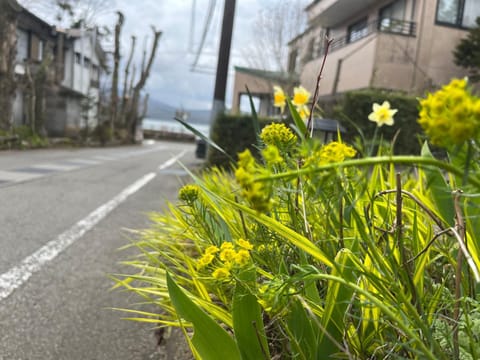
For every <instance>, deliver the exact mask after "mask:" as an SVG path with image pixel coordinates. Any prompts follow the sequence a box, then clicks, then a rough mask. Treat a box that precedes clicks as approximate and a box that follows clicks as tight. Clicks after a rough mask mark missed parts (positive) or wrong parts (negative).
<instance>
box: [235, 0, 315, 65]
mask: <svg viewBox="0 0 480 360" xmlns="http://www.w3.org/2000/svg"><path fill="white" fill-rule="evenodd" d="M305 4H306V1H305V0H282V1H277V2H276V3H275V4H271V5H269V6H267V7H265V8H264V9H262V10H261V11H260V12H259V13H258V15H257V17H256V18H255V20H254V23H253V27H252V41H251V42H250V45H249V46H247V47H245V48H243V49H242V55H243V57H244V58H245V60H246V61H247V63H248V65H249V66H251V67H254V68H257V69H262V70H273V71H286V70H287V57H288V46H287V44H288V42H289V41H290V40H292V39H293V38H294V37H295V36H297V35H298V34H300V33H301V32H302V31H303V28H304V26H305V23H306V15H305V12H304V7H305Z"/></svg>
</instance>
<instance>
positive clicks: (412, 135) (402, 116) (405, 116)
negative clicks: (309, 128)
mask: <svg viewBox="0 0 480 360" xmlns="http://www.w3.org/2000/svg"><path fill="white" fill-rule="evenodd" d="M385 100H387V101H389V102H390V105H391V107H392V108H393V109H398V112H397V114H396V115H395V124H394V125H393V126H382V127H381V128H380V130H381V131H379V134H381V135H382V136H383V139H385V140H387V141H391V140H392V139H393V137H394V136H395V133H396V132H397V131H398V130H400V133H399V135H398V137H397V139H396V142H395V148H394V151H395V154H397V155H398V154H405V155H406V154H419V152H420V149H421V142H422V141H421V138H422V136H423V132H422V129H421V127H420V125H419V124H418V123H417V119H418V100H417V99H416V98H415V97H413V96H409V95H406V94H403V93H398V92H388V91H381V90H373V89H372V90H359V91H352V92H348V93H346V94H344V96H343V98H342V99H341V100H340V101H339V104H338V105H337V106H336V107H335V110H334V111H333V113H332V114H331V115H332V116H333V117H334V118H336V119H338V120H339V121H340V123H341V124H342V125H343V126H344V127H345V128H346V130H347V133H346V135H345V139H346V140H347V141H349V142H353V141H354V138H355V137H357V136H359V132H358V130H357V129H356V126H358V127H359V128H360V130H361V131H362V132H363V135H364V138H365V139H366V141H367V142H368V140H369V139H372V137H373V134H374V131H375V127H376V125H375V124H374V123H373V122H371V121H370V120H368V115H369V114H370V113H371V112H372V104H373V103H375V102H376V103H379V104H382V103H383V101H385Z"/></svg>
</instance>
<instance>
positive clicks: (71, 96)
mask: <svg viewBox="0 0 480 360" xmlns="http://www.w3.org/2000/svg"><path fill="white" fill-rule="evenodd" d="M56 67H57V86H56V89H55V91H54V92H53V93H52V94H51V96H50V97H49V99H48V103H49V106H48V110H47V111H48V114H49V116H48V117H49V122H48V124H47V132H48V133H49V135H51V136H62V135H67V136H69V135H75V134H76V133H78V131H79V130H80V129H85V128H88V129H93V128H94V127H95V126H96V125H97V124H98V103H99V98H100V93H99V84H100V74H101V72H102V71H103V69H104V68H105V66H104V52H103V50H102V49H101V47H100V45H99V43H98V39H97V34H96V30H95V29H91V30H87V29H68V30H61V29H57V51H56Z"/></svg>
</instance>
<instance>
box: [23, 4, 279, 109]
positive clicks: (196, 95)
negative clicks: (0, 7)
mask: <svg viewBox="0 0 480 360" xmlns="http://www.w3.org/2000/svg"><path fill="white" fill-rule="evenodd" d="M41 1H47V0H23V3H24V5H25V4H28V3H29V4H30V5H31V6H33V7H35V5H37V6H39V4H40V2H41ZM82 1H84V2H87V3H88V2H89V1H93V2H94V0H82ZM99 1H102V0H99ZM109 1H110V2H111V3H112V4H113V5H114V6H112V7H111V8H109V9H103V11H102V12H101V13H99V14H98V15H97V18H96V22H97V23H99V24H102V25H107V26H109V27H110V28H112V29H113V27H114V24H115V22H116V19H117V15H116V11H117V10H120V11H122V13H123V14H124V15H125V21H124V26H123V28H122V36H121V44H122V47H121V54H122V57H123V59H125V60H126V58H127V57H128V52H129V48H130V41H131V40H130V39H131V36H132V35H135V36H136V37H137V48H136V53H135V62H136V63H137V68H138V67H139V65H140V63H141V56H142V49H143V47H144V44H145V43H147V44H148V45H147V48H149V45H150V43H151V40H152V38H153V36H152V30H151V25H153V26H155V28H157V29H158V30H161V31H162V36H161V38H160V42H159V46H158V50H157V55H156V58H155V62H154V64H153V67H152V72H151V75H150V77H149V79H148V81H147V85H146V87H145V91H146V92H148V93H149V95H150V98H151V99H155V100H156V101H160V102H163V103H165V104H168V105H170V106H172V107H175V108H185V109H199V110H209V109H211V105H212V98H213V90H214V84H215V69H216V65H217V55H216V54H217V53H218V46H219V38H220V31H221V21H222V17H223V7H224V0H216V1H214V0H109ZM279 1H284V0H237V1H236V13H235V21H234V29H233V38H232V48H231V57H230V71H229V77H228V82H227V99H226V106H227V108H228V107H230V106H231V102H232V88H233V73H234V72H233V66H235V65H236V66H248V61H247V59H246V55H245V53H246V50H245V49H246V48H247V47H248V45H249V43H251V42H252V41H254V39H255V34H254V31H253V30H252V27H253V25H254V22H255V18H256V15H257V13H258V12H259V11H260V10H262V9H265V8H266V7H268V6H269V5H270V6H271V5H272V4H274V3H275V2H279ZM20 2H22V0H20ZM211 2H213V3H216V5H215V7H214V11H213V15H212V16H211V17H210V20H211V21H210V27H209V31H208V33H207V36H206V38H205V43H204V46H203V49H202V52H201V54H200V56H199V59H198V64H197V66H196V69H195V71H191V69H192V64H193V62H194V59H195V57H196V55H195V54H196V52H197V50H198V48H199V44H200V39H201V38H202V32H203V29H204V26H205V22H206V18H207V12H208V8H209V4H210V3H211ZM194 4H195V16H194V21H193V22H192V8H193V6H194ZM25 6H27V5H25ZM27 8H28V6H27ZM30 9H31V10H32V8H30ZM38 9H39V10H38V11H40V12H43V14H37V15H39V16H40V17H42V18H44V19H45V20H46V21H48V22H50V23H55V19H54V16H53V12H52V11H51V10H47V11H46V10H45V9H48V7H45V6H44V7H42V8H40V7H39V8H38ZM145 39H146V40H145ZM107 47H108V45H107ZM111 49H113V47H112V46H110V50H111ZM123 70H124V69H123V67H121V68H120V73H121V74H123Z"/></svg>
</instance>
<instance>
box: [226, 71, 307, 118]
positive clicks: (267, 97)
mask: <svg viewBox="0 0 480 360" xmlns="http://www.w3.org/2000/svg"><path fill="white" fill-rule="evenodd" d="M297 83H298V78H297V76H296V75H295V74H293V73H285V72H281V71H266V70H260V69H252V68H245V67H240V66H235V79H234V84H233V102H232V112H233V113H240V112H241V109H242V108H247V109H248V112H249V109H250V103H249V101H250V100H249V96H248V92H250V95H251V96H252V99H253V100H254V104H255V106H256V111H257V114H258V115H259V116H262V117H266V116H272V115H276V114H277V113H278V108H274V107H273V103H272V100H273V95H272V94H273V86H274V85H278V86H281V87H282V88H284V89H285V91H287V92H291V89H292V88H293V85H295V84H297ZM247 88H248V92H247Z"/></svg>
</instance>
